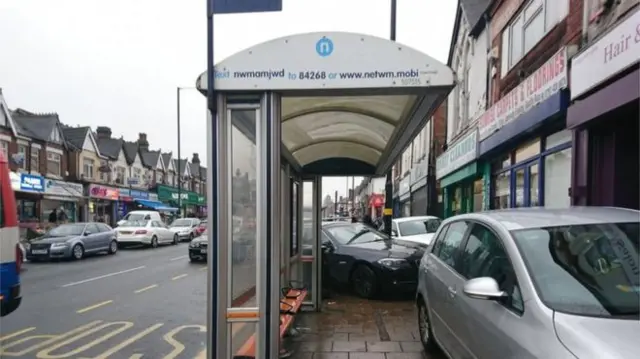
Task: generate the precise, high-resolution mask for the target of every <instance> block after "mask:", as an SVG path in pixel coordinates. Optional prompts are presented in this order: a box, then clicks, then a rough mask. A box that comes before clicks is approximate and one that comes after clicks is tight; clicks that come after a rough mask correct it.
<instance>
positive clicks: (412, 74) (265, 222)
mask: <svg viewBox="0 0 640 359" xmlns="http://www.w3.org/2000/svg"><path fill="white" fill-rule="evenodd" d="M214 77H215V89H216V91H217V99H216V100H217V108H218V111H217V114H213V115H212V114H209V119H208V130H209V133H214V131H213V129H214V128H213V127H212V126H217V134H218V135H217V137H216V138H212V137H213V136H208V146H209V147H208V148H209V149H210V151H211V152H212V153H213V149H214V147H213V146H216V147H215V148H216V149H217V151H216V152H215V153H217V154H218V156H217V167H216V168H214V167H213V166H212V164H213V163H212V161H211V157H212V156H209V157H210V158H209V166H208V171H209V173H208V174H207V176H208V178H214V176H217V186H216V187H213V186H212V187H210V188H209V190H208V193H207V195H208V202H207V203H209V204H210V206H209V218H210V220H209V223H210V228H209V229H210V231H209V233H210V235H209V248H210V250H209V253H210V254H209V256H210V257H212V256H215V259H216V260H215V261H212V260H209V270H208V272H209V277H208V278H209V291H208V293H209V298H208V311H207V312H208V323H207V325H208V328H209V333H212V332H213V333H217V335H216V336H215V337H213V335H210V337H211V338H210V339H209V342H208V343H207V344H208V348H209V351H208V357H209V358H218V359H220V358H233V357H234V356H236V355H239V353H241V352H244V353H245V354H243V355H246V352H247V347H248V346H250V347H251V348H252V349H251V352H252V354H251V355H247V356H248V357H255V358H277V357H278V351H279V345H280V344H279V343H280V334H281V331H280V329H281V315H280V314H281V304H280V302H281V300H282V298H283V295H284V296H286V291H287V290H289V289H290V287H296V288H301V287H304V288H305V289H306V293H307V295H306V296H305V297H304V298H305V299H304V302H303V303H302V305H303V308H302V309H305V310H319V309H320V307H321V301H322V293H321V290H322V289H321V288H322V283H321V281H322V278H321V275H320V274H321V263H322V251H321V243H322V241H321V208H322V181H321V179H322V176H383V175H385V173H386V172H387V171H389V170H390V169H391V167H392V165H393V163H394V162H395V161H396V160H397V159H398V158H399V157H400V156H401V154H402V151H403V150H404V149H405V148H406V147H407V145H408V144H409V143H410V142H411V141H412V140H413V138H414V137H415V136H416V135H417V134H418V132H419V131H420V130H421V129H422V127H423V126H424V124H425V123H426V121H427V119H428V118H430V117H431V115H432V114H433V113H434V111H435V110H436V109H437V107H438V106H440V105H441V104H442V103H443V102H444V100H445V99H446V97H447V96H448V94H449V92H450V91H451V90H452V88H453V87H454V85H455V79H454V74H453V72H452V71H451V69H449V68H448V67H447V66H446V65H444V64H442V63H440V62H438V61H436V60H434V59H433V58H431V57H430V56H428V55H426V54H423V53H421V52H419V51H417V50H414V49H412V48H409V47H407V46H404V45H401V44H399V43H396V42H393V41H390V40H386V39H382V38H377V37H373V36H368V35H361V34H356V33H344V32H326V33H324V32H322V33H306V34H298V35H291V36H286V37H282V38H278V39H275V40H271V41H268V42H265V43H261V44H258V45H255V46H253V47H251V48H248V49H245V50H243V51H240V52H238V53H236V54H234V55H232V56H230V57H229V58H227V59H225V60H223V61H222V62H220V63H218V64H216V66H215V76H214ZM197 87H198V89H199V90H200V91H201V92H202V93H206V91H207V74H206V73H204V74H202V75H200V76H199V78H198V79H197ZM214 115H217V119H216V120H215V121H214V118H215V117H214ZM309 187H310V189H311V193H312V200H311V202H312V203H311V205H312V211H311V212H310V213H303V209H302V208H303V192H304V191H303V189H308V188H309ZM214 198H216V200H215V201H214ZM213 206H217V220H218V222H217V230H216V232H215V233H213V232H212V228H213V227H212V226H211V223H212V221H211V218H212V214H213V213H212V207H213ZM213 263H216V264H217V265H216V267H215V268H214V264H213ZM213 276H217V283H219V285H218V286H217V287H216V288H211V287H212V282H213V280H214V279H215V278H214V277H213ZM212 329H216V330H212Z"/></svg>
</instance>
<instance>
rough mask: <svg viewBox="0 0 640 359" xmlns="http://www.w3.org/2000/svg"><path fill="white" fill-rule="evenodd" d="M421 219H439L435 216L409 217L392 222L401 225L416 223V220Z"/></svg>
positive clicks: (395, 219)
mask: <svg viewBox="0 0 640 359" xmlns="http://www.w3.org/2000/svg"><path fill="white" fill-rule="evenodd" d="M422 219H424V220H426V219H439V218H438V217H436V216H411V217H400V218H394V219H393V221H394V222H398V223H402V222H408V221H416V220H417V221H419V220H422Z"/></svg>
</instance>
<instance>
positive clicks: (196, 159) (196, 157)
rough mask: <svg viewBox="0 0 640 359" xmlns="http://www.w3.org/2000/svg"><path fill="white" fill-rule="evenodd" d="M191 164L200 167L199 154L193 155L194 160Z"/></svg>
mask: <svg viewBox="0 0 640 359" xmlns="http://www.w3.org/2000/svg"><path fill="white" fill-rule="evenodd" d="M191 163H193V164H194V165H199V164H200V156H198V154H197V153H194V154H193V158H192V159H191Z"/></svg>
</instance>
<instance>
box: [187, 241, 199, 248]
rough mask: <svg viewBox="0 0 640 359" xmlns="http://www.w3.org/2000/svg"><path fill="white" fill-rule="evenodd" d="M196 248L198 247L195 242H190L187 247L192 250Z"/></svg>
mask: <svg viewBox="0 0 640 359" xmlns="http://www.w3.org/2000/svg"><path fill="white" fill-rule="evenodd" d="M197 246H198V243H197V242H190V243H189V247H191V248H194V247H197Z"/></svg>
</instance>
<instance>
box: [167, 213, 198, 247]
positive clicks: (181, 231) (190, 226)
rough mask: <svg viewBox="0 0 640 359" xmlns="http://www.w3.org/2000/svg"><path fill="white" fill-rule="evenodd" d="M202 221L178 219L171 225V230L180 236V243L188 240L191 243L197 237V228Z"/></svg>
mask: <svg viewBox="0 0 640 359" xmlns="http://www.w3.org/2000/svg"><path fill="white" fill-rule="evenodd" d="M199 224H200V220H199V219H197V218H178V219H176V220H175V221H173V223H171V224H170V225H169V229H170V230H171V231H172V232H173V233H175V234H177V235H178V239H179V240H180V241H182V240H184V239H186V240H188V241H189V242H191V241H192V240H193V239H194V238H195V237H196V236H197V227H198V225H199Z"/></svg>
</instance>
